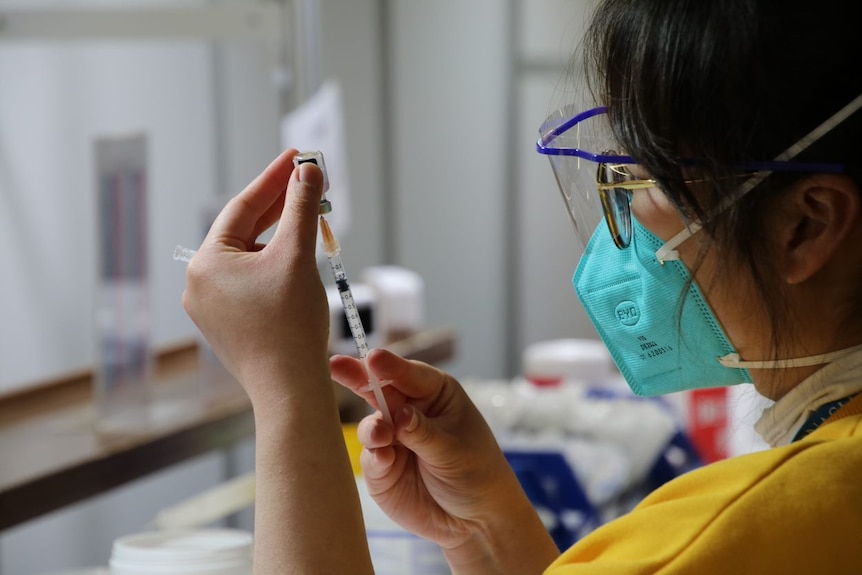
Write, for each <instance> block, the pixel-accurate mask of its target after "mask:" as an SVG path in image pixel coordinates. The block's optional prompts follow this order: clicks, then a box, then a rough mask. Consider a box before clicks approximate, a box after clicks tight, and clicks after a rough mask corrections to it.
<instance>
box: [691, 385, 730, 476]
mask: <svg viewBox="0 0 862 575" xmlns="http://www.w3.org/2000/svg"><path fill="white" fill-rule="evenodd" d="M727 397H728V393H727V388H726V387H715V388H712V389H695V390H692V391H690V392H689V395H688V402H687V404H688V433H689V436H690V437H691V441H692V443H694V446H695V448H697V451H698V453H699V454H700V456H701V459H703V461H704V462H705V463H712V462H713V461H718V460H719V459H724V458H726V457H727V456H728V445H727V443H728V427H729V420H730V413H729V405H728V399H727Z"/></svg>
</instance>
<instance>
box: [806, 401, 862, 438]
mask: <svg viewBox="0 0 862 575" xmlns="http://www.w3.org/2000/svg"><path fill="white" fill-rule="evenodd" d="M856 395H858V394H855V393H854V394H853V395H848V396H847V397H843V398H841V399H838V400H836V401H830V402H829V403H825V404H823V405H821V406H820V407H818V408H817V409H815V410H814V412H813V413H812V414H811V415H809V416H808V419H806V420H805V423H803V424H802V427H800V428H799V431H798V432H796V435H795V436H794V438H793V441H799V440H800V439H802V438H803V437H805V436H806V435H808V434H809V433H811V432H812V431H814V430H815V429H817V428H818V427H820V426H821V425H823V424H824V423H825V422H826V421H827V420H829V418H831V417H832V416H833V415H835V413H836V412H837V411H838V410H839V409H841V408H842V407H844V406H845V405H847V404H848V403H850V400H851V399H853V398H854V397H856Z"/></svg>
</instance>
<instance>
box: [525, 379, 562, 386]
mask: <svg viewBox="0 0 862 575" xmlns="http://www.w3.org/2000/svg"><path fill="white" fill-rule="evenodd" d="M527 381H529V382H530V383H532V384H533V385H535V386H536V387H559V386H561V385H563V378H562V377H528V378H527Z"/></svg>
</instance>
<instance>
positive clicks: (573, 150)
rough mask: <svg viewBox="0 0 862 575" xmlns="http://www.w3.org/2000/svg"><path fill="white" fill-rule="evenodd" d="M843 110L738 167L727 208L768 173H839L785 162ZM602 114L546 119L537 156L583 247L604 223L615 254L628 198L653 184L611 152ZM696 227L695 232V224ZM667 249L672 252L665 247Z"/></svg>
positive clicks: (567, 112)
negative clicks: (768, 155)
mask: <svg viewBox="0 0 862 575" xmlns="http://www.w3.org/2000/svg"><path fill="white" fill-rule="evenodd" d="M854 104H855V105H856V107H855V108H854V110H855V109H858V108H859V107H860V106H862V96H860V97H859V98H857V99H856V100H854V101H853V102H851V104H850V105H848V107H850V106H853V105H854ZM845 111H846V108H845V110H842V111H841V112H839V113H838V114H836V115H835V116H833V117H832V118H830V119H829V120H827V121H826V122H825V123H824V124H823V125H821V126H820V127H818V128H817V129H816V130H815V131H814V132H812V133H811V134H809V135H808V136H806V138H803V140H801V141H800V142H798V143H797V144H794V146H793V147H791V148H790V149H788V150H787V151H786V152H784V153H783V154H781V155H779V156H778V157H777V158H775V160H773V161H767V162H746V163H743V164H740V165H739V170H740V174H739V176H740V178H746V180H745V181H744V182H743V183H742V185H741V186H740V187H739V191H738V192H737V194H735V195H733V196H732V197H729V198H728V203H727V205H728V206H729V205H730V203H732V202H733V201H736V200H737V199H739V197H741V196H742V195H743V194H745V193H747V192H748V191H750V190H751V189H753V188H754V187H755V186H756V185H757V184H759V183H760V182H762V181H763V180H764V179H765V178H766V177H767V176H768V175H769V174H770V173H772V172H773V171H783V172H788V171H789V172H810V173H841V172H843V171H844V166H842V165H841V164H825V163H802V162H789V161H787V160H789V159H791V158H793V157H794V156H796V155H797V154H799V153H800V152H801V151H802V150H803V149H804V148H805V147H807V146H809V145H810V144H811V143H813V142H814V141H816V139H818V138H820V137H821V136H822V135H823V134H825V133H826V132H827V131H828V130H830V129H832V128H833V127H834V126H835V125H837V123H839V122H840V121H842V120H843V119H844V118H839V116H840V115H841V114H842V112H845ZM606 114H607V108H606V107H604V106H601V107H598V108H593V109H591V110H587V111H585V112H580V113H573V107H571V106H569V107H566V108H562V109H560V110H558V111H557V112H555V113H553V114H551V115H550V116H548V118H547V119H546V120H545V121H544V122H543V123H542V126H541V127H540V128H539V134H540V137H539V140H538V142H536V151H538V152H539V153H540V154H543V155H546V156H548V159H549V160H550V162H551V168H552V169H553V172H554V177H555V178H556V180H557V185H558V186H559V188H560V192H561V193H562V195H563V199H564V200H565V202H566V207H567V208H568V212H569V216H570V217H571V219H572V223H573V224H574V226H575V230H576V232H577V234H578V236H579V238H580V239H581V241H582V242H583V244H584V245H586V244H587V243H588V241H589V238H590V237H591V236H592V235H593V232H594V231H595V230H596V227H597V226H598V225H599V224H600V223H601V220H602V219H604V221H605V223H606V226H607V228H608V230H609V232H610V234H611V237H612V238H613V241H614V244H615V245H616V246H617V247H618V248H619V249H625V248H627V247H628V246H629V244H630V243H631V240H632V220H631V217H632V216H631V198H632V193H633V192H634V191H636V190H641V189H647V188H654V187H656V186H657V184H656V181H655V180H652V179H648V178H643V177H638V176H639V175H640V174H644V173H646V172H645V171H644V170H641V169H639V167H638V164H637V162H636V161H635V160H634V158H632V157H631V156H628V155H625V154H621V153H618V152H615V151H614V149H615V148H616V147H617V144H616V142H615V141H614V138H613V137H612V136H611V133H610V128H609V125H608V123H607V116H606ZM845 117H846V116H845ZM818 131H819V132H818ZM807 139H810V141H808V140H807ZM591 150H603V151H602V152H594V151H591ZM683 161H684V162H685V163H686V164H690V165H692V166H697V164H698V162H697V160H693V159H692V160H683ZM596 164H597V165H598V168H597V170H596V172H593V171H592V170H591V169H588V167H589V166H594V165H596ZM593 174H595V176H593ZM698 181H700V182H702V181H703V180H698V179H691V180H686V181H685V183H688V184H690V183H695V182H698ZM724 207H727V206H724ZM721 209H723V207H722V208H721ZM696 228H697V229H699V225H698V226H696ZM694 231H696V229H695V230H693V229H692V228H689V229H688V230H683V232H687V235H685V236H684V237H683V236H682V234H683V232H681V233H680V238H682V239H684V238H685V237H688V236H690V235H691V234H692V233H694ZM682 239H677V238H674V240H676V241H677V243H676V244H675V245H679V243H680V242H681V241H682ZM674 240H672V241H674ZM669 243H670V242H669ZM671 249H672V247H671V248H669V250H671ZM668 259H670V258H668Z"/></svg>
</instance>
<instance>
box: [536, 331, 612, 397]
mask: <svg viewBox="0 0 862 575" xmlns="http://www.w3.org/2000/svg"><path fill="white" fill-rule="evenodd" d="M522 361H523V369H524V377H525V378H526V379H527V381H529V382H530V383H532V384H533V385H535V386H536V387H556V386H559V385H561V384H562V383H563V382H564V381H573V382H578V383H585V384H588V385H599V386H606V385H608V383H609V382H611V381H614V380H615V379H616V378H615V377H614V373H615V372H616V369H615V367H614V364H613V360H612V359H611V355H610V353H609V352H608V349H607V348H606V347H605V345H604V344H603V343H602V342H600V341H598V340H591V339H556V340H550V341H543V342H539V343H535V344H533V345H530V346H528V347H527V348H526V349H525V350H524V353H523V359H522Z"/></svg>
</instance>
